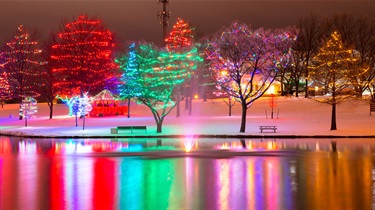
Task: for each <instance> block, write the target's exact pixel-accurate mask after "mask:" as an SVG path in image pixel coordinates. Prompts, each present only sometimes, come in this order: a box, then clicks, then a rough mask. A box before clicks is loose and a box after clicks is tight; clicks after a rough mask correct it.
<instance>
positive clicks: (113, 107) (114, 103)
mask: <svg viewBox="0 0 375 210" xmlns="http://www.w3.org/2000/svg"><path fill="white" fill-rule="evenodd" d="M91 102H92V110H91V112H90V116H92V117H103V116H114V115H124V114H126V112H127V111H128V107H127V106H124V105H122V103H121V102H122V101H121V100H120V99H119V98H116V97H115V96H113V94H112V93H111V92H110V91H109V90H103V91H102V92H100V93H98V94H97V95H96V96H94V97H92V98H91Z"/></svg>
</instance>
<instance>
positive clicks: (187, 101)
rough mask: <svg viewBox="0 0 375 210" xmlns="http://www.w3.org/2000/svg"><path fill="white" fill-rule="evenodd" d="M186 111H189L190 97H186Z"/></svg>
mask: <svg viewBox="0 0 375 210" xmlns="http://www.w3.org/2000/svg"><path fill="white" fill-rule="evenodd" d="M185 97H186V98H185V110H188V109H189V97H188V96H185Z"/></svg>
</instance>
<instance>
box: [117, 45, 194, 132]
mask: <svg viewBox="0 0 375 210" xmlns="http://www.w3.org/2000/svg"><path fill="white" fill-rule="evenodd" d="M132 53H135V54H134V55H136V56H135V57H134V56H132ZM129 55H130V56H128V55H127V56H126V57H124V58H119V59H117V60H123V61H124V60H128V61H125V63H127V65H120V68H121V69H122V70H123V71H124V74H123V76H122V81H123V82H124V84H125V82H127V81H129V79H127V78H126V77H128V78H132V79H131V83H128V84H129V85H130V84H131V85H132V86H133V87H134V90H136V91H134V92H130V91H128V90H127V89H126V88H124V87H125V86H122V87H121V86H120V87H119V91H120V95H122V93H121V91H124V92H125V93H124V94H123V95H127V94H130V95H131V96H132V97H136V98H137V100H138V101H139V102H140V103H142V104H144V105H146V106H147V107H148V108H149V109H150V110H151V113H152V115H153V116H154V119H155V122H156V125H157V132H158V133H161V132H162V125H163V121H164V119H165V117H166V116H167V115H168V114H169V113H170V112H171V111H172V109H173V108H174V107H175V106H176V102H175V101H174V100H173V98H172V93H173V91H174V89H175V88H176V86H177V85H180V84H182V83H183V82H184V81H185V79H186V78H188V77H189V74H190V73H189V71H187V68H190V69H195V68H196V63H197V62H199V61H200V60H201V58H200V57H199V56H198V54H197V49H196V48H194V49H192V50H190V51H187V52H185V53H179V54H174V53H172V52H170V51H163V50H159V49H158V48H157V47H155V46H154V45H152V44H147V43H142V44H140V45H132V46H131V47H130V50H129ZM134 58H135V60H134ZM171 69H173V71H171Z"/></svg>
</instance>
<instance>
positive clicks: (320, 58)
mask: <svg viewBox="0 0 375 210" xmlns="http://www.w3.org/2000/svg"><path fill="white" fill-rule="evenodd" d="M356 62H358V61H357V59H356V58H354V57H353V49H349V48H346V47H344V45H343V42H342V39H341V36H340V34H339V33H338V32H336V31H335V32H333V33H331V35H330V38H329V39H328V41H327V42H326V43H325V45H323V46H322V47H321V48H320V49H319V52H318V54H317V55H316V56H315V57H314V58H313V62H312V65H311V67H310V78H311V79H312V80H313V82H314V83H315V85H316V86H318V87H321V88H322V91H323V92H324V93H325V94H327V95H326V96H325V97H322V98H315V100H316V101H318V102H321V103H327V104H330V105H331V106H332V115H331V130H337V125H336V105H337V104H339V103H341V102H342V101H344V100H345V99H347V98H348V97H351V96H352V95H353V87H352V85H351V80H352V78H353V77H354V76H355V75H357V74H361V73H363V71H366V70H365V69H363V71H362V70H361V71H357V70H355V68H353V67H354V66H356Z"/></svg>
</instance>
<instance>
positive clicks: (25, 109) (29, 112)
mask: <svg viewBox="0 0 375 210" xmlns="http://www.w3.org/2000/svg"><path fill="white" fill-rule="evenodd" d="M36 103H37V101H36V100H35V99H34V98H33V97H30V96H27V97H25V98H24V99H23V100H22V103H21V106H20V115H22V117H23V119H25V127H27V119H30V118H32V117H34V115H35V113H37V111H38V107H37V106H36Z"/></svg>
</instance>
